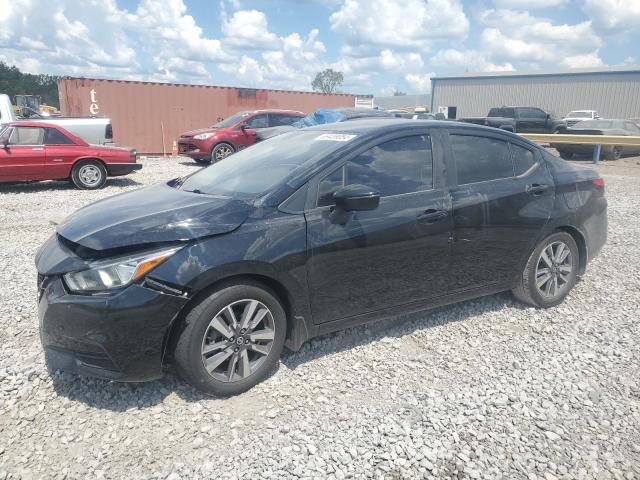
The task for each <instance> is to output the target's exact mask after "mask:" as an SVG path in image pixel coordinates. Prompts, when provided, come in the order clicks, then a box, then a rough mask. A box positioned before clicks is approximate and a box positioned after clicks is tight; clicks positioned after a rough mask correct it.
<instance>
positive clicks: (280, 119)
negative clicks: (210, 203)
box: [178, 110, 304, 163]
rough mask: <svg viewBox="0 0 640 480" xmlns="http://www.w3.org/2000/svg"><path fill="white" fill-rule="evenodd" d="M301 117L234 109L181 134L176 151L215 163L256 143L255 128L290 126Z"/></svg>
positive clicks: (287, 112)
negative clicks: (216, 120) (215, 120)
mask: <svg viewBox="0 0 640 480" xmlns="http://www.w3.org/2000/svg"><path fill="white" fill-rule="evenodd" d="M303 117H304V113H302V112H297V111H295V110H253V111H246V112H238V113H236V114H235V115H232V116H230V117H229V118H227V119H225V120H223V121H221V122H219V123H216V124H215V125H213V126H211V127H209V128H203V129H200V130H192V131H191V132H186V133H183V134H182V135H180V140H178V151H179V152H180V155H186V156H188V157H191V158H193V159H194V160H195V161H196V162H198V163H211V162H217V161H218V160H222V159H223V158H225V157H228V156H229V155H231V154H232V153H234V152H236V151H238V150H242V149H243V148H246V147H249V146H251V145H253V144H254V143H256V130H257V129H260V128H268V127H280V126H283V125H291V124H292V123H294V122H296V121H298V120H300V119H301V118H303Z"/></svg>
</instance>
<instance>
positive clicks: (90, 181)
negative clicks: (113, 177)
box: [78, 165, 102, 187]
mask: <svg viewBox="0 0 640 480" xmlns="http://www.w3.org/2000/svg"><path fill="white" fill-rule="evenodd" d="M78 178H79V179H80V181H81V182H82V183H83V184H84V185H87V186H88V187H93V186H94V185H97V184H98V183H100V180H102V171H100V169H99V168H98V167H96V166H95V165H83V166H82V167H80V170H78Z"/></svg>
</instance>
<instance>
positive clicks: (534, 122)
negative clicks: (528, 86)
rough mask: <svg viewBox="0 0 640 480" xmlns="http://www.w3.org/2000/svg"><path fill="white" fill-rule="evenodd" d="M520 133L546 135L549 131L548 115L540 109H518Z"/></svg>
mask: <svg viewBox="0 0 640 480" xmlns="http://www.w3.org/2000/svg"><path fill="white" fill-rule="evenodd" d="M517 112H518V116H519V118H518V129H517V131H518V132H529V133H545V132H548V131H549V127H548V126H547V123H548V122H547V120H548V118H547V114H546V113H545V112H543V111H542V110H540V109H539V108H518V109H517Z"/></svg>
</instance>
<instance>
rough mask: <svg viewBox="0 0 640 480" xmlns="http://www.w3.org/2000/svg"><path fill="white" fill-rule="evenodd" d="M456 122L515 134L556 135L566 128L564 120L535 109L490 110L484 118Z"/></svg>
mask: <svg viewBox="0 0 640 480" xmlns="http://www.w3.org/2000/svg"><path fill="white" fill-rule="evenodd" d="M458 121H459V122H464V123H475V124H476V125H485V126H487V127H494V128H501V129H502V130H508V131H509V132H517V133H557V132H558V130H560V129H562V128H566V126H567V124H566V122H565V121H564V120H562V119H559V118H555V117H554V116H553V115H551V114H550V113H547V112H545V111H544V110H541V109H539V108H536V107H498V108H492V109H491V110H489V114H488V115H487V116H486V117H468V118H460V119H459V120H458Z"/></svg>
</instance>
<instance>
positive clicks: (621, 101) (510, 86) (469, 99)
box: [432, 72, 640, 118]
mask: <svg viewBox="0 0 640 480" xmlns="http://www.w3.org/2000/svg"><path fill="white" fill-rule="evenodd" d="M432 95H433V109H434V111H438V107H439V106H443V107H448V106H451V107H457V108H458V110H457V116H458V118H460V117H475V116H484V115H486V114H487V112H488V111H489V108H491V107H499V106H502V105H518V106H532V107H539V108H542V109H544V110H546V111H548V112H551V113H555V114H556V115H558V116H560V117H563V116H565V115H566V114H567V113H569V112H570V111H571V110H581V109H588V110H597V111H598V112H599V113H600V115H601V116H602V117H606V118H636V117H640V72H632V73H600V74H584V75H567V76H563V75H558V76H541V77H535V76H530V77H516V78H510V77H491V78H456V79H441V80H438V79H434V82H433V92H432Z"/></svg>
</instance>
